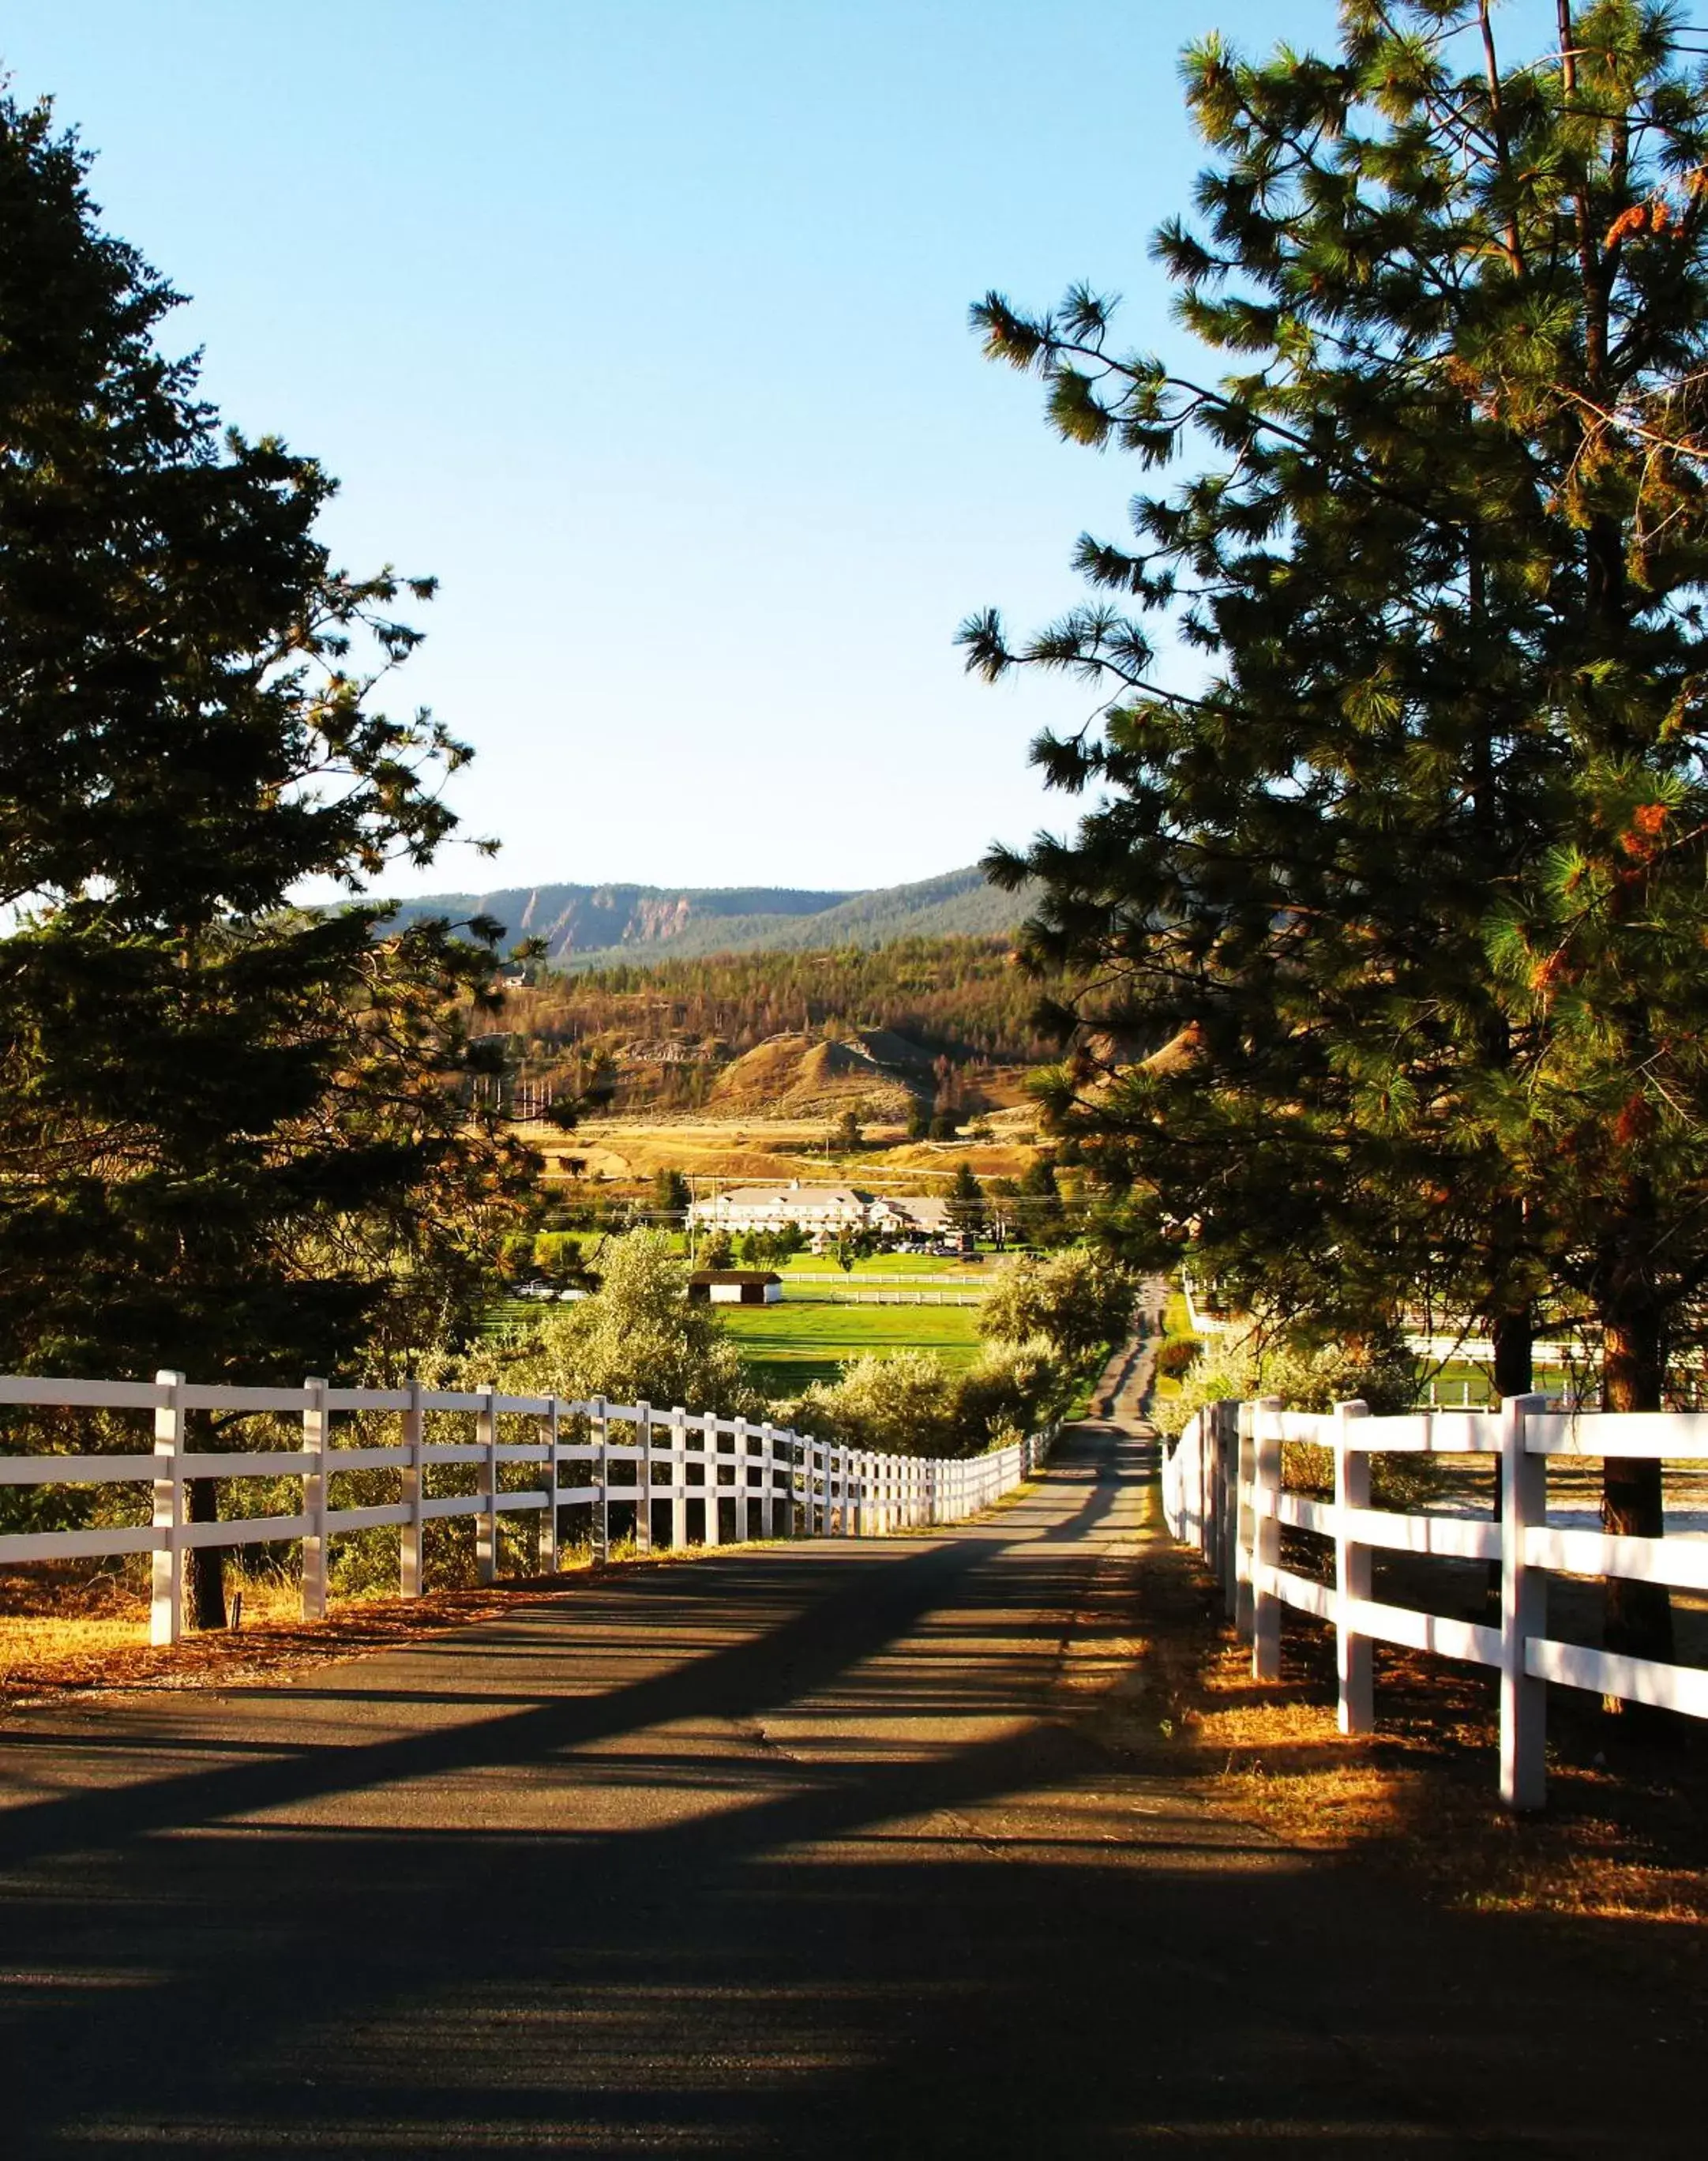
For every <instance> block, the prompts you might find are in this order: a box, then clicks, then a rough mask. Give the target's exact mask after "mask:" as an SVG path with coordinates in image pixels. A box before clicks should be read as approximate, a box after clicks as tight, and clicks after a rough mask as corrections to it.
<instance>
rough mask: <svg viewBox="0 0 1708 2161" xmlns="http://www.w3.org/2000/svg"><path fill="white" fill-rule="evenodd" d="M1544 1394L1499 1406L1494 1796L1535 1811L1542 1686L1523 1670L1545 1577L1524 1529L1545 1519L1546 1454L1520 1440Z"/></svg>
mask: <svg viewBox="0 0 1708 2161" xmlns="http://www.w3.org/2000/svg"><path fill="white" fill-rule="evenodd" d="M1546 1403H1547V1398H1546V1397H1545V1396H1508V1398H1506V1400H1505V1401H1504V1402H1503V1403H1502V1405H1501V1407H1500V1487H1501V1516H1500V1797H1501V1799H1502V1801H1503V1804H1505V1806H1506V1807H1508V1808H1509V1809H1539V1808H1540V1807H1541V1805H1542V1803H1543V1800H1544V1798H1545V1794H1546V1789H1547V1783H1548V1753H1547V1752H1548V1684H1547V1683H1546V1681H1539V1680H1537V1679H1535V1678H1534V1676H1533V1675H1532V1674H1529V1673H1527V1672H1526V1671H1525V1669H1524V1646H1525V1643H1526V1641H1527V1639H1528V1638H1530V1637H1533V1636H1542V1635H1545V1634H1546V1633H1547V1629H1548V1578H1547V1575H1546V1573H1545V1572H1544V1570H1541V1569H1539V1568H1532V1567H1530V1566H1529V1560H1528V1557H1527V1556H1526V1554H1525V1551H1524V1547H1525V1543H1526V1539H1525V1534H1526V1533H1527V1532H1528V1531H1529V1529H1530V1528H1531V1527H1532V1525H1540V1524H1545V1523H1547V1520H1548V1459H1547V1457H1546V1456H1544V1455H1530V1454H1529V1451H1528V1450H1527V1449H1526V1447H1525V1445H1524V1444H1525V1440H1526V1439H1527V1437H1528V1435H1527V1431H1526V1421H1527V1419H1528V1418H1529V1414H1530V1413H1531V1412H1532V1411H1539V1410H1541V1409H1544V1406H1545V1404H1546Z"/></svg>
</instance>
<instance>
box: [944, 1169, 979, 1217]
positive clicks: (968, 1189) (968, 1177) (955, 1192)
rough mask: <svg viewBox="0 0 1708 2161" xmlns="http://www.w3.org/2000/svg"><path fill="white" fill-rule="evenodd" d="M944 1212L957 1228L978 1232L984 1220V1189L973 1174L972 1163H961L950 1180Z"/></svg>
mask: <svg viewBox="0 0 1708 2161" xmlns="http://www.w3.org/2000/svg"><path fill="white" fill-rule="evenodd" d="M944 1213H945V1215H947V1217H948V1220H949V1221H950V1222H951V1223H952V1224H953V1226H954V1227H955V1229H956V1230H958V1231H961V1232H976V1231H979V1230H980V1229H982V1228H983V1226H984V1188H983V1187H982V1186H981V1185H979V1180H978V1179H977V1178H975V1177H974V1176H973V1166H972V1165H971V1164H967V1163H963V1164H960V1165H959V1166H958V1168H957V1169H956V1172H955V1174H954V1176H953V1178H952V1179H950V1180H949V1190H948V1196H947V1202H946V1205H945V1207H944Z"/></svg>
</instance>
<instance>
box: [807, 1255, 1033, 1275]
mask: <svg viewBox="0 0 1708 2161" xmlns="http://www.w3.org/2000/svg"><path fill="white" fill-rule="evenodd" d="M994 1259H995V1257H994V1255H981V1256H980V1257H979V1259H978V1260H976V1261H968V1260H963V1259H955V1260H948V1259H946V1258H944V1257H943V1256H942V1254H940V1253H874V1254H872V1255H871V1256H870V1258H867V1259H865V1260H859V1261H856V1262H855V1263H854V1267H853V1268H851V1269H850V1270H849V1271H848V1272H847V1273H849V1277H850V1278H851V1279H852V1280H853V1281H854V1282H858V1281H859V1278H861V1277H862V1276H942V1275H950V1276H953V1275H970V1276H976V1275H979V1274H981V1273H985V1272H987V1271H989V1272H991V1273H994V1267H993V1263H994ZM777 1273H778V1274H779V1275H780V1276H781V1277H782V1278H784V1280H785V1281H786V1282H787V1279H788V1278H789V1277H791V1276H799V1275H825V1274H829V1275H841V1274H842V1273H844V1271H843V1270H842V1269H841V1268H838V1267H837V1265H836V1263H835V1261H834V1260H833V1258H832V1257H831V1256H830V1255H829V1254H828V1253H792V1254H791V1255H790V1257H789V1258H788V1259H787V1261H785V1262H783V1263H782V1264H781V1267H780V1268H778V1269H777Z"/></svg>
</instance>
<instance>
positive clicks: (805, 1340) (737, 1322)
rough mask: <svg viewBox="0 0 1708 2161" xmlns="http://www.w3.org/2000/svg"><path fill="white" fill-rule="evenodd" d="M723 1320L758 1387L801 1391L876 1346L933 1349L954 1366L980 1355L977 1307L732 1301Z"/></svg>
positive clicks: (882, 1348)
mask: <svg viewBox="0 0 1708 2161" xmlns="http://www.w3.org/2000/svg"><path fill="white" fill-rule="evenodd" d="M718 1317H719V1320H722V1321H723V1322H724V1325H725V1326H726V1327H727V1328H728V1329H729V1331H730V1333H731V1334H732V1335H733V1336H735V1339H736V1341H738V1343H739V1344H740V1347H741V1356H742V1361H743V1362H744V1363H745V1366H746V1367H747V1370H748V1372H749V1373H750V1375H751V1377H752V1379H753V1383H754V1385H755V1388H761V1389H763V1390H764V1391H765V1392H766V1394H768V1395H776V1396H792V1395H797V1394H798V1393H800V1391H801V1390H802V1388H805V1387H806V1386H807V1383H808V1382H810V1381H836V1380H839V1379H840V1378H841V1377H842V1368H843V1367H844V1364H846V1362H848V1361H849V1359H850V1358H860V1357H864V1356H865V1354H866V1353H867V1352H868V1351H935V1352H936V1353H937V1356H938V1357H939V1358H941V1359H942V1362H943V1363H944V1364H945V1365H946V1366H948V1367H960V1366H970V1365H971V1364H972V1362H973V1359H974V1358H975V1357H976V1356H978V1353H979V1309H978V1308H977V1307H976V1306H972V1305H870V1306H861V1305H818V1304H813V1305H807V1304H789V1303H788V1302H787V1300H785V1302H784V1303H783V1304H781V1305H733V1306H723V1307H720V1308H719V1315H718Z"/></svg>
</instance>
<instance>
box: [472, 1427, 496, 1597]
mask: <svg viewBox="0 0 1708 2161" xmlns="http://www.w3.org/2000/svg"><path fill="white" fill-rule="evenodd" d="M481 1393H483V1394H484V1396H485V1403H483V1405H482V1406H481V1408H480V1410H479V1411H478V1412H476V1414H475V1441H476V1444H477V1445H479V1446H480V1447H481V1448H484V1449H485V1451H486V1461H485V1473H486V1505H485V1507H484V1508H483V1509H482V1510H481V1511H480V1514H479V1515H478V1516H477V1517H476V1518H475V1575H477V1576H478V1577H479V1579H480V1581H481V1582H482V1583H492V1582H495V1581H496V1580H497V1575H498V1413H497V1411H496V1409H495V1408H494V1406H495V1404H496V1401H497V1396H498V1391H497V1390H496V1388H486V1389H483V1390H482V1392H481Z"/></svg>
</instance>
